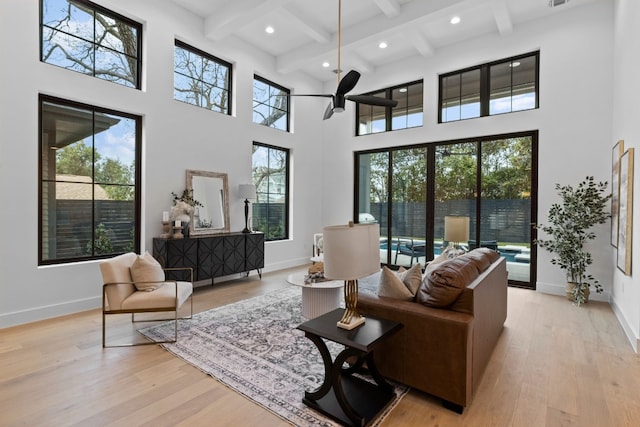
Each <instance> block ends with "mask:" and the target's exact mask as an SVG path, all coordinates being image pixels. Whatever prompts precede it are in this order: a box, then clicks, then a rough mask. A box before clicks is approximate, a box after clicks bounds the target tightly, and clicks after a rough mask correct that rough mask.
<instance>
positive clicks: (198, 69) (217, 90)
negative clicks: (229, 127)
mask: <svg viewBox="0 0 640 427" xmlns="http://www.w3.org/2000/svg"><path fill="white" fill-rule="evenodd" d="M173 52H174V64H173V66H174V73H173V99H176V100H178V101H182V102H186V103H187V104H192V105H196V106H198V107H202V108H206V109H207V110H213V111H217V112H219V113H223V114H231V64H230V63H228V62H226V61H223V60H222V59H219V58H216V57H215V56H213V55H209V54H208V53H206V52H203V51H201V50H198V49H196V48H194V47H191V46H189V45H187V44H185V43H182V42H181V41H178V40H176V41H175V48H174V51H173Z"/></svg>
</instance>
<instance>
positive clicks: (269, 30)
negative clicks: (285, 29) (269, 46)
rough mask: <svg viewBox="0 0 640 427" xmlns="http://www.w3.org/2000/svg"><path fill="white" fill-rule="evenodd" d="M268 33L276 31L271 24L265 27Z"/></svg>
mask: <svg viewBox="0 0 640 427" xmlns="http://www.w3.org/2000/svg"><path fill="white" fill-rule="evenodd" d="M264 30H265V31H266V32H267V33H268V34H273V32H274V31H275V30H274V29H273V27H272V26H271V25H269V26H268V27H267V28H265V29H264Z"/></svg>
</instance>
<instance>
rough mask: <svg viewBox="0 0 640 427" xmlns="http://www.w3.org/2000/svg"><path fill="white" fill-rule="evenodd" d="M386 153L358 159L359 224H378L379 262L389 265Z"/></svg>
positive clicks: (387, 157)
mask: <svg viewBox="0 0 640 427" xmlns="http://www.w3.org/2000/svg"><path fill="white" fill-rule="evenodd" d="M389 157H390V156H389V153H388V152H381V153H365V154H360V155H358V182H359V186H358V200H357V206H358V218H357V219H358V222H359V223H366V222H377V223H379V224H380V262H381V263H382V264H389V262H390V261H389V259H390V257H391V251H390V250H388V249H389V246H390V242H389V240H390V239H389V214H388V206H389V201H388V196H389Z"/></svg>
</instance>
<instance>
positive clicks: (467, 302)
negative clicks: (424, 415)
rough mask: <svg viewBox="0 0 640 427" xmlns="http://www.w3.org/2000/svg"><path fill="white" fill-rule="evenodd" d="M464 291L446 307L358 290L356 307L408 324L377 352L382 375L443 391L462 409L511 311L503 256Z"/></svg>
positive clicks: (431, 391)
mask: <svg viewBox="0 0 640 427" xmlns="http://www.w3.org/2000/svg"><path fill="white" fill-rule="evenodd" d="M459 258H460V257H459ZM496 258H497V255H496ZM443 264H444V263H443ZM436 268H437V266H436ZM425 274H427V272H425ZM424 283H425V280H423V284H422V285H421V289H419V290H418V293H417V296H418V298H417V299H418V300H420V299H421V298H420V292H421V290H423V289H422V287H423V286H424ZM462 289H463V290H462ZM461 292H462V294H461V295H460V296H459V297H458V298H457V299H456V300H455V302H453V303H452V304H451V305H449V306H447V307H445V308H434V307H428V306H425V305H424V304H422V303H420V302H417V301H416V300H414V301H402V300H398V299H393V298H388V297H382V296H377V295H372V294H367V293H363V292H360V294H359V296H358V311H360V313H361V314H363V315H364V316H365V317H366V316H367V315H368V316H374V317H380V318H384V319H390V320H394V321H397V322H400V323H402V324H403V325H404V328H402V329H401V330H400V332H399V333H397V334H395V335H394V336H393V337H391V338H390V339H389V340H387V341H386V342H385V343H383V344H382V345H381V346H380V347H378V348H377V349H376V351H375V353H374V360H375V363H376V366H377V367H378V369H379V371H380V372H381V373H382V375H383V376H385V377H387V378H390V379H392V380H395V381H398V382H401V383H404V384H406V385H408V386H410V387H413V388H416V389H418V390H422V391H424V392H426V393H429V394H431V395H433V396H436V397H439V398H441V399H443V404H444V406H445V407H447V408H449V409H451V410H454V411H456V412H459V413H462V411H463V410H464V407H466V406H468V405H469V404H470V403H471V400H472V398H473V395H474V393H475V391H476V390H477V388H478V385H479V384H480V379H481V377H482V373H483V372H484V370H485V368H486V366H487V363H488V361H489V358H490V357H491V353H492V352H493V349H494V347H495V345H496V343H497V341H498V338H499V337H500V334H501V332H502V328H503V325H504V322H505V320H506V317H507V270H506V260H505V258H497V259H496V260H495V261H493V262H492V263H490V264H489V266H488V268H486V270H484V271H482V272H480V273H478V274H477V277H475V279H473V281H472V282H471V283H469V284H468V286H466V288H464V286H463V287H462V288H461ZM423 300H424V298H423Z"/></svg>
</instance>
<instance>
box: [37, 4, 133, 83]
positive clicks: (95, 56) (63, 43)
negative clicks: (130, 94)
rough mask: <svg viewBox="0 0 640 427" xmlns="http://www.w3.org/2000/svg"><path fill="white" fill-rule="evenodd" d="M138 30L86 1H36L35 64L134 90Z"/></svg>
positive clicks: (121, 17)
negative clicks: (37, 35)
mask: <svg viewBox="0 0 640 427" xmlns="http://www.w3.org/2000/svg"><path fill="white" fill-rule="evenodd" d="M141 38H142V25H141V24H140V23H138V22H135V21H132V20H131V19H128V18H125V17H124V16H122V15H119V14H117V13H115V12H112V11H110V10H108V9H105V8H103V7H101V6H98V5H96V4H94V3H91V2H89V1H86V0H41V1H40V61H42V62H46V63H48V64H53V65H57V66H59V67H62V68H66V69H68V70H73V71H77V72H79V73H82V74H87V75H90V76H94V77H97V78H99V79H103V80H108V81H110V82H114V83H118V84H121V85H123V86H128V87H133V88H136V89H140V75H141V70H142V39H141Z"/></svg>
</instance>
